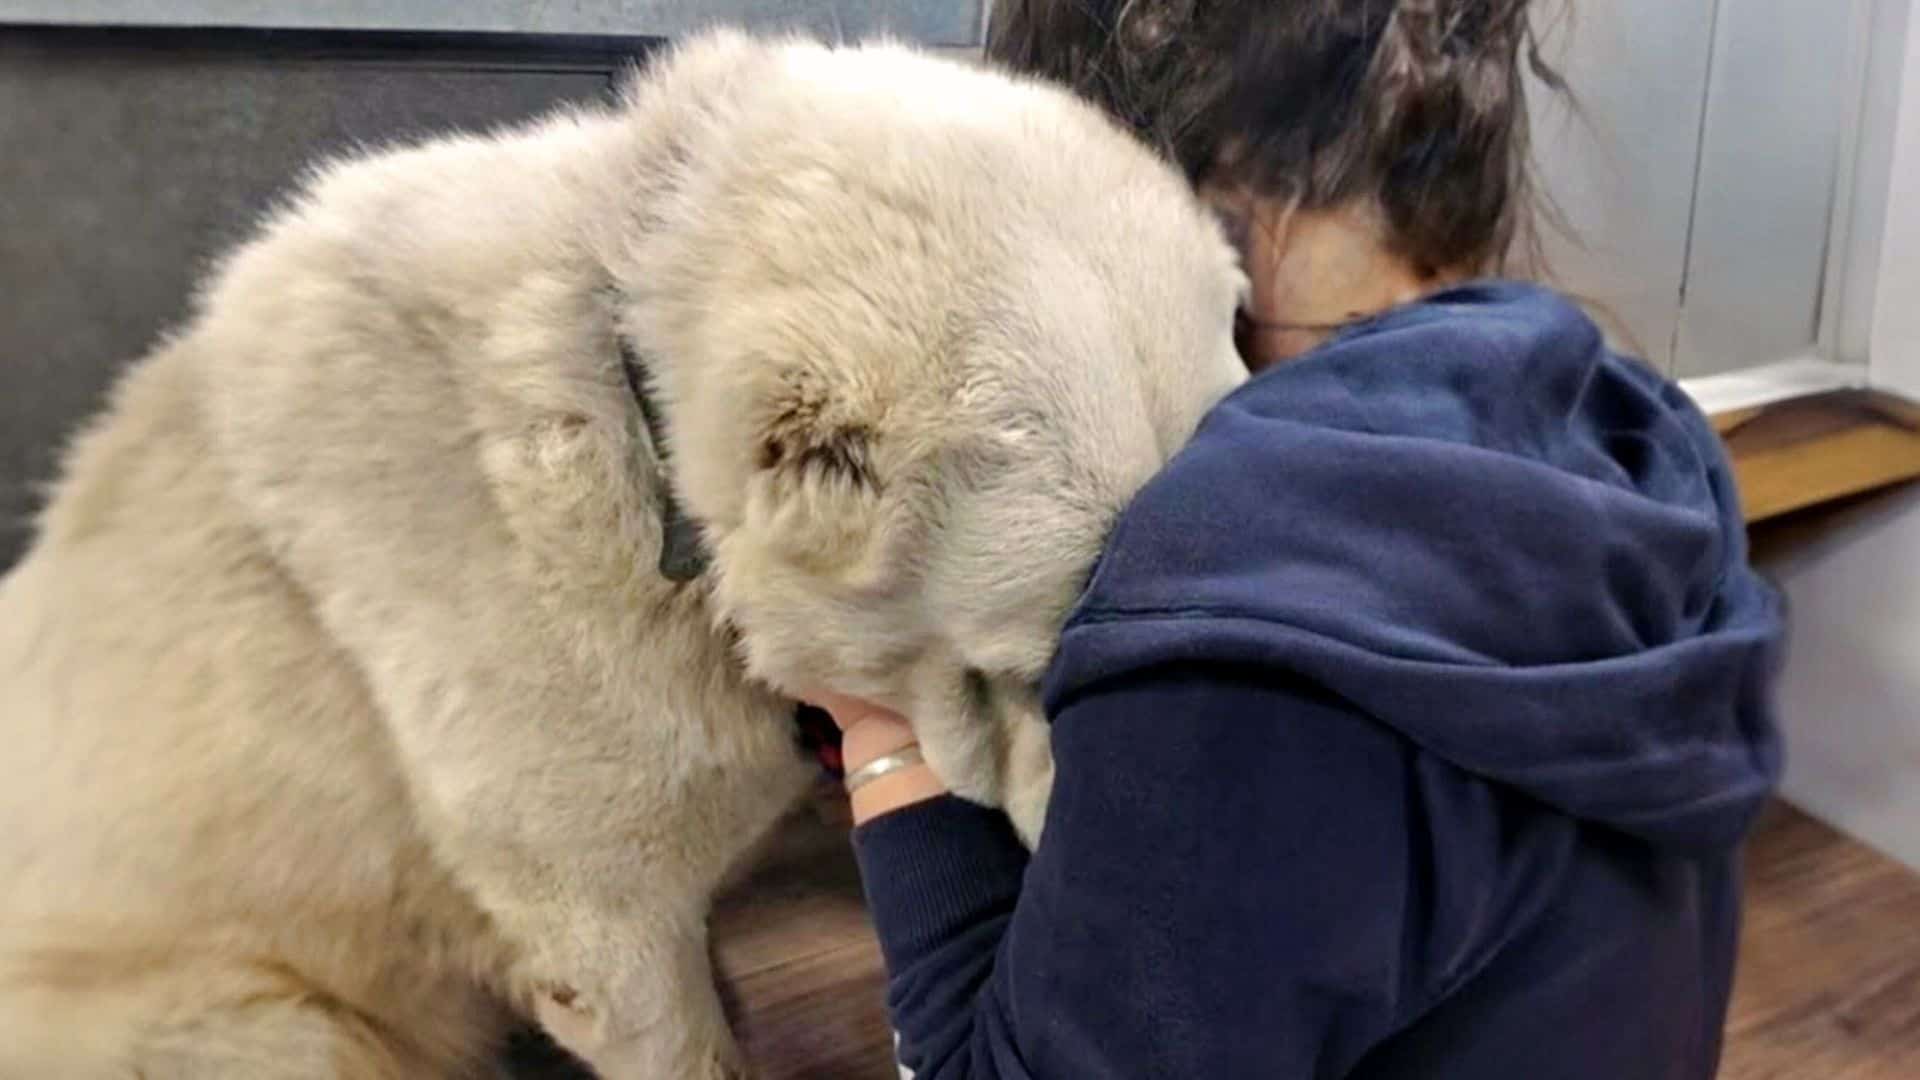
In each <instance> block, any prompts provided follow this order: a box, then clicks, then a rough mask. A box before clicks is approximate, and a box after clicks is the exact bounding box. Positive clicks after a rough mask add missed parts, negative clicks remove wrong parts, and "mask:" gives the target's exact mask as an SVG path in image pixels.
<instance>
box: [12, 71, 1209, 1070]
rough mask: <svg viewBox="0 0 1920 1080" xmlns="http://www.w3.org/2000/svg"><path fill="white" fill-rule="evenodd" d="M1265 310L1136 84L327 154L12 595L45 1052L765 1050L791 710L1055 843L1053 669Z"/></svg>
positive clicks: (30, 1048)
mask: <svg viewBox="0 0 1920 1080" xmlns="http://www.w3.org/2000/svg"><path fill="white" fill-rule="evenodd" d="M1242 286H1243V282H1242V279H1241V277H1240V274H1239V271H1238V269H1237V268H1236V265H1235V261H1234V258H1233V255H1232V253H1231V252H1230V250H1229V248H1228V246H1227V245H1226V244H1225V242H1224V241H1223V240H1222V238H1221V236H1220V235H1219V232H1218V230H1217V229H1216V228H1215V227H1214V225H1213V223H1212V222H1211V220H1210V219H1209V218H1208V217H1207V215H1206V214H1205V213H1204V211H1202V210H1201V209H1200V208H1199V207H1198V205H1197V204H1196V202H1195V201H1194V200H1193V199H1192V197H1191V195H1190V193H1189V192H1188V191H1187V190H1186V187H1185V185H1184V184H1183V183H1182V181H1181V180H1180V178H1179V177H1178V176H1176V175H1174V174H1173V173H1172V172H1171V171H1170V170H1168V169H1167V168H1165V167H1164V166H1163V165H1161V164H1160V163H1159V162H1157V161H1156V160H1155V159H1154V158H1153V157H1152V156H1151V155H1150V154H1149V152H1148V151H1147V150H1145V149H1143V148H1141V147H1139V146H1137V145H1136V144H1135V143H1134V142H1133V141H1131V140H1130V139H1129V138H1128V137H1126V136H1124V135H1123V134H1121V133H1120V132H1119V131H1117V130H1116V129H1114V128H1113V127H1111V126H1109V124H1108V123H1107V122H1106V121H1105V120H1104V119H1102V118H1101V117H1100V116H1098V115H1097V114H1096V113H1095V112H1094V111H1093V110H1092V109H1091V108H1089V107H1087V106H1084V105H1082V104H1080V103H1078V102H1076V101H1074V100H1072V99H1071V98H1069V97H1068V96H1067V95H1066V94H1065V93H1064V92H1059V91H1055V90H1051V89H1047V88H1043V87H1041V86H1038V85H1035V84H1030V83H1022V82H1018V81H1015V80H1013V79H1010V78H1008V77H1005V76H1002V75H997V74H993V73H990V72H988V71H985V70H981V69H977V68H973V67H969V66H966V65H961V64H956V63H950V62H943V61H938V60H934V59H930V58H927V57H925V56H921V55H916V54H914V53H912V52H910V51H908V50H906V49H902V48H898V47H892V46H872V47H865V48H848V49H828V48H825V47H821V46H817V45H811V44H805V43H799V42H779V43H768V42H760V41H754V40H751V39H749V38H746V37H743V36H740V35H737V34H718V35H711V36H707V37H704V38H702V39H699V40H698V41H697V42H695V43H693V44H690V45H688V46H686V47H683V48H680V49H677V50H675V51H674V52H673V53H672V54H671V55H670V56H668V57H667V58H666V59H664V60H662V61H660V62H658V63H656V64H655V65H654V66H653V67H652V69H651V70H650V71H649V72H647V73H646V74H645V75H643V76H642V77H641V78H640V79H638V80H637V81H636V83H635V85H634V86H633V87H632V88H631V90H630V91H629V93H628V94H627V96H626V98H625V101H624V103H623V104H622V105H620V106H619V107H617V108H611V109H607V110H603V111H576V112H568V113H565V114H562V115H557V116H554V117H551V118H549V119H547V120H545V121H542V122H540V123H537V124H534V125H531V126H528V127H524V128H521V129H518V130H513V131H508V132H505V133H502V134H498V135H495V136H491V137H461V138H447V139H442V140H438V141H434V142H431V143H428V144H426V145H423V146H420V147H417V148H413V149H406V150H402V151H398V152H392V153H382V154H375V155H371V156H366V157H363V158H360V159H358V160H354V161H350V162H343V163H338V164H335V165H332V166H329V167H327V168H325V169H323V170H321V171H320V173H319V174H318V175H316V176H315V177H314V178H313V179H312V180H311V182H310V183H309V184H308V185H307V186H306V187H305V189H304V191H303V193H302V194H300V195H299V196H298V198H297V199H295V200H294V201H293V202H291V203H290V204H289V205H288V206H286V207H285V208H284V209H283V210H282V211H281V212H279V213H278V214H276V215H275V216H274V218H273V220H272V221H271V222H270V223H269V224H268V226H267V227H266V228H265V229H264V230H263V232H262V233H261V234H260V236H259V237H258V239H256V240H254V241H253V242H252V243H250V244H248V245H246V246H245V247H243V248H242V249H240V250H239V251H238V252H236V253H235V254H234V255H233V256H232V257H231V258H230V259H229V260H228V261H227V262H226V263H225V264H224V266H223V267H222V268H221V270H220V272H219V273H218V274H217V276H216V277H215V278H214V279H213V280H212V281H211V283H210V284H209V286H208V288H207V289H206V291H205V293H204V295H203V296H202V297H201V302H200V304H199V306H198V309H197V313H196V314H195V315H194V317H193V318H192V320H191V321H190V322H189V323H187V324H186V325H185V327H184V328H183V329H182V330H181V331H180V332H179V333H177V334H176V335H174V336H173V337H171V338H170V339H169V340H168V341H167V342H165V343H164V344H162V345H161V346H160V347H158V348H157V349H156V350H155V351H154V352H153V353H152V354H151V355H149V356H147V357H146V358H145V359H143V360H142V361H141V362H140V363H139V364H137V365H136V366H135V367H134V368H133V369H132V370H131V371H130V372H129V373H128V374H127V376H126V377H125V378H124V379H123V380H122V382H121V383H120V385H119V387H118V388H117V390H116V391H115V393H114V395H113V399H112V402H111V405H110V407H109V408H108V409H107V410H106V411H105V413H104V415H103V416H101V417H100V418H99V419H98V420H97V421H96V422H95V423H93V424H92V425H91V427H90V428H89V429H88V430H87V431H86V432H85V433H84V434H83V435H82V437H81V438H79V439H78V441H77V442H76V444H75V445H74V447H73V449H72V452H71V454H70V456H69V458H68V460H67V463H66V471H65V475H64V478H63V479H62V480H61V482H60V484H59V486H58V488H57V490H56V491H55V493H54V497H53V499H52V502H51V505H50V506H49V508H48V510H47V512H46V514H45V517H44V520H43V522H42V526H41V531H40V535H39V538H38V542H37V544H36V545H35V547H34V548H33V550H32V551H31V553H30V554H29V555H28V557H27V558H26V560H25V561H24V562H23V563H22V564H21V565H20V566H19V567H17V568H16V569H15V570H14V571H13V572H12V573H11V575H10V576H8V577H7V578H6V579H5V580H4V582H0V725H3V726H0V738H3V739H4V742H3V743H0V1076H3V1077H5V1078H6V1080H24V1078H33V1080H43V1078H52V1080H60V1078H68V1077H73V1078H86V1080H92V1078H96V1077H115V1078H119V1077H141V1078H144V1080H166V1078H185V1077H192V1078H196V1080H207V1078H227V1077H234V1078H238V1077H245V1078H248V1080H263V1078H318V1077H354V1078H359V1077H370V1078H388V1077H393V1078H399V1077H408V1078H413V1077H429V1076H485V1075H492V1074H493V1073H494V1071H495V1070H496V1069H497V1068H498V1067H497V1066H496V1065H495V1064H494V1063H493V1062H494V1057H493V1054H494V1051H495V1049H496V1048H497V1045H498V1042H499V1039H500V1037H501V1035H502V1033H503V1031H504V1030H505V1024H506V1023H507V1022H508V1020H509V1019H510V1018H511V1017H512V1016H513V1015H514V1014H520V1015H540V1016H542V1017H543V1018H544V1019H546V1020H547V1021H548V1024H549V1027H550V1028H552V1029H554V1030H557V1031H558V1032H559V1033H560V1034H561V1035H562V1037H563V1040H564V1041H566V1042H568V1043H569V1045H570V1046H571V1048H572V1049H573V1050H575V1051H576V1052H577V1053H578V1054H580V1055H581V1056H582V1057H583V1058H585V1059H586V1060H587V1061H588V1062H589V1063H590V1064H591V1065H593V1066H594V1067H595V1068H596V1070H597V1071H598V1072H599V1073H601V1074H602V1075H603V1076H605V1077H608V1078H614V1080H625V1078H646V1080H655V1078H658V1080H700V1078H708V1077H721V1076H735V1075H740V1074H741V1073H742V1071H743V1067H742V1065H741V1062H740V1057H739V1054H738V1051H737V1050H736V1049H735V1047H734V1045H733V1042H732V1039H731V1037H730V1035H729V1033H728V1030H727V1027H726V1022H725V1019H724V1017H723V1016H722V1013H721V1009H720V1005H719V1002H718V998H717V995H716V993H715V990H714V988H713V986H712V983H711V974H710V971H709V966H708V956H707V949H706V932H705V919H706V914H707V906H708V902H709V898H710V896H711V895H712V893H713V892H714V890H715V888H716V887H717V885H718V884H719V883H720V882H721V881H722V880H723V878H724V877H725V876H726V875H728V874H729V873H730V872H731V871H732V870H733V869H735V868H736V867H737V865H738V864H739V863H740V862H741V860H742V859H743V858H745V857H746V855H747V853H748V852H749V851H750V849H751V848H752V846H753V845H754V844H755V843H756V841H757V840H759V839H760V838H761V837H762V836H763V835H764V834H765V833H766V831H767V830H768V828H769V826H770V825H771V824H772V823H774V822H775V821H776V819H777V818H779V817H780V815H781V814H782V813H783V812H785V811H786V810H787V809H788V808H789V807H791V806H792V805H793V804H794V802H795V800H796V798H797V797H798V796H799V795H800V794H801V793H802V792H803V790H804V789H805V788H806V786H807V784H808V782H809V778H810V776H811V775H812V772H813V766H812V765H811V764H810V763H809V762H808V761H806V760H804V759H803V758H802V756H801V755H800V754H799V753H798V752H797V751H796V749H795V746H794V736H793V733H792V729H791V725H790V718H791V713H792V711H793V704H792V700H791V698H790V697H789V696H788V695H793V694H798V693H801V692H803V691H804V690H805V689H806V688H808V687H812V686H822V685H824V686H831V687H833V688H835V689H838V690H841V691H845V692H851V693H860V694H864V695H867V696H870V697H873V698H875V699H878V700H881V701H883V702H887V703H890V704H893V705H895V706H897V707H900V708H901V709H903V710H904V711H906V712H907V713H908V714H909V715H912V716H914V717H916V718H918V721H919V722H920V723H921V724H922V726H923V731H922V735H923V739H924V743H925V747H926V751H927V754H928V756H929V758H930V759H931V761H932V763H933V765H934V766H935V768H936V769H937V770H938V771H939V772H940V773H941V774H942V775H943V776H944V777H945V778H946V779H947V780H948V781H950V782H951V783H952V784H954V785H955V787H956V788H957V790H959V791H960V792H961V793H962V794H964V795H966V796H968V797H971V798H974V799H978V800H981V801H984V802H988V803H991V804H998V805H1003V806H1006V807H1007V808H1008V809H1009V811H1010V812H1011V813H1012V814H1013V816H1014V818H1015V820H1016V821H1017V822H1018V823H1019V825H1020V827H1021V829H1022V830H1023V832H1024V834H1025V835H1026V836H1027V837H1028V838H1029V840H1031V839H1032V838H1033V837H1034V836H1035V835H1037V830H1038V827H1039V821H1040V817H1041V813H1042V809H1043V807H1044V804H1045V799H1046V792H1047V788H1048V785H1049V781H1050V777H1051V765H1050V762H1049V758H1048V755H1047V749H1046V734H1045V729H1044V727H1043V725H1042V722H1041V720H1040V717H1039V713H1038V709H1037V704H1036V701H1035V694H1034V684H1035V682H1036V680H1037V678H1038V676H1039V675H1040V673H1041V670H1042V667H1043V665H1044V664H1045V663H1046V662H1047V660H1048V658H1049V654H1050V653H1051V651H1052V649H1053V643H1054V638H1055V635H1056V633H1057V631H1058V629H1059V626H1060V624H1061V622H1062V620H1063V618H1064V616H1065V613H1066V611H1067V608H1068V606H1069V605H1070V603H1071V602H1072V599H1073V597H1074V595H1075V593H1076V591H1077V590H1078V588H1079V587H1080V585H1081V583H1082V581H1083V579H1084V577H1085V575H1086V573H1087V571H1088V569H1089V567H1090V564H1091V562H1092V560H1093V559H1094V557H1095V555H1096V553H1097V551H1098V548H1099V544H1100V542H1101V540H1102V538H1103V535H1104V533H1105V531H1106V529H1107V528H1108V526H1109V524H1110V523H1111V520H1112V518H1113V517H1114V515H1115V513H1116V512H1117V511H1118V509H1119V508H1120V507H1121V505H1122V504H1123V503H1124V502H1125V500H1126V499H1127V498H1128V497H1129V495H1130V494H1132V493H1133V492H1134V491H1135V490H1136V489H1137V488H1138V487H1139V485H1140V484H1141V483H1142V482H1143V481H1144V480H1146V479H1147V478H1148V476H1150V475H1151V474H1152V473H1153V472H1154V471H1155V469H1156V468H1157V467H1158V466H1160V465H1161V464H1162V463H1163V462H1164V460H1165V459H1166V458H1167V457H1168V456H1169V455H1170V454H1171V453H1172V452H1173V451H1174V450H1175V449H1176V448H1177V447H1178V446H1179V445H1180V444H1181V443H1182V441H1183V440H1184V439H1185V438H1186V437H1187V436H1188V434H1189V433H1190V431H1191V429H1192V428H1193V426H1194V425H1195V423H1196V422H1197V420H1198V417H1199V416H1200V415H1201V413H1202V412H1203V411H1204V410H1205V408H1206V407H1207V406H1208V405H1209V404H1210V403H1212V402H1213V401H1215V400H1216V399H1217V398H1218V397H1219V396H1220V395H1221V394H1222V393H1223V392H1225V391H1226V390H1227V389H1229V388H1230V387H1231V386H1232V385H1233V384H1234V383H1235V381H1236V380H1237V379H1238V378H1239V377H1240V374H1239V373H1240V370H1241V369H1240V366H1239V363H1238V362H1237V360H1236V359H1235V356H1234V350H1233V346H1232V342H1231V317H1230V316H1231V312H1232V309H1233V307H1234V304H1235V302H1236V298H1237V296H1238V293H1239V291H1240V289H1241V288H1242Z"/></svg>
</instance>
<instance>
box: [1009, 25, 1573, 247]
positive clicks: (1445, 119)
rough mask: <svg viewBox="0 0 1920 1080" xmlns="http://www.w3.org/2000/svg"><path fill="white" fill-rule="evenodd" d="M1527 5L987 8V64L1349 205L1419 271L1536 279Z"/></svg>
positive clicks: (1222, 169)
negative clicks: (1377, 217) (1367, 213)
mask: <svg viewBox="0 0 1920 1080" xmlns="http://www.w3.org/2000/svg"><path fill="white" fill-rule="evenodd" d="M1532 6H1533V5H1532V3H1531V0H999V2H998V3H997V4H996V6H995V9H994V12H993V16H992V19H991V22H990V25H989V33H988V44H987V53H988V56H989V58H990V59H992V60H994V61H997V62H998V63H1000V64H1002V65H1005V66H1007V67H1010V68H1013V69H1015V70H1018V71H1022V72H1026V73H1029V74H1033V75H1038V76H1041V77H1044V78H1049V79H1053V80H1056V81H1059V82H1063V83H1065V84H1067V85H1068V86H1070V87H1072V88H1073V89H1074V90H1076V91H1078V92H1079V93H1080V94H1082V95H1084V96H1086V97H1088V98H1090V99H1092V100H1093V101H1095V102H1097V103H1099V104H1100V105H1101V106H1103V107H1104V108H1105V109H1106V110H1107V111H1108V112H1110V113H1111V114H1112V115H1113V116H1115V117H1116V118H1117V119H1119V120H1120V121H1121V122H1122V123H1124V124H1126V125H1127V126H1129V127H1131V128H1132V129H1133V131H1134V132H1135V133H1137V134H1138V135H1139V136H1140V138H1142V139H1144V140H1146V141H1147V142H1148V143H1149V144H1150V145H1152V146H1153V147H1154V148H1156V149H1157V150H1159V151H1160V152H1161V153H1162V154H1164V155H1165V156H1166V157H1168V158H1169V159H1171V160H1173V161H1174V162H1177V163H1178V164H1179V165H1180V166H1181V168H1183V169H1184V170H1185V171H1186V173H1187V176H1188V178H1189V179H1191V180H1192V181H1193V182H1194V183H1195V184H1196V185H1198V184H1203V183H1204V184H1209V185H1220V186H1223V187H1228V188H1241V189H1244V190H1246V191H1248V192H1249V193H1252V194H1255V195H1259V196H1262V197H1269V198H1278V199H1280V200H1282V201H1283V202H1284V203H1286V204H1287V205H1290V206H1293V207H1296V208H1298V209H1303V210H1316V209H1324V208H1327V207H1331V206H1335V205H1340V204H1345V203H1350V202H1354V201H1359V200H1366V201H1371V202H1372V203H1373V204H1374V206H1376V207H1377V208H1378V210H1379V212H1380V213H1381V215H1382V217H1383V219H1384V221H1385V222H1386V226H1387V229H1388V232H1389V237H1388V239H1389V243H1390V244H1391V245H1392V247H1393V248H1394V250H1395V251H1396V253H1397V254H1399V255H1401V256H1403V257H1405V258H1407V259H1409V260H1410V261H1412V263H1413V264H1414V266H1415V267H1416V268H1418V269H1419V270H1421V271H1422V272H1423V273H1426V274H1432V273H1435V272H1438V271H1442V270H1455V271H1460V270H1464V271H1467V272H1470V273H1512V272H1515V271H1516V269H1518V270H1519V271H1520V272H1524V273H1529V274H1532V273H1538V272H1539V271H1540V270H1541V269H1542V268H1541V266H1540V258H1539V242H1538V233H1537V223H1538V222H1539V220H1540V219H1541V218H1542V217H1543V216H1552V215H1551V213H1550V207H1547V206H1545V205H1544V204H1542V203H1540V202H1539V201H1538V200H1537V199H1536V192H1535V187H1534V184H1533V175H1532V168H1531V158H1530V147H1529V138H1528V125H1527V105H1526V88H1525V72H1526V70H1527V69H1528V68H1529V67H1530V68H1531V69H1532V70H1533V71H1534V72H1535V73H1536V75H1537V76H1538V77H1539V78H1540V79H1541V81H1542V82H1543V83H1544V84H1545V85H1547V86H1549V87H1551V88H1553V89H1554V90H1555V91H1557V92H1564V91H1565V85H1564V83H1563V82H1562V81H1561V79H1560V78H1559V76H1558V75H1557V74H1556V73H1555V72H1554V71H1553V70H1552V69H1551V68H1550V67H1549V66H1548V65H1547V64H1546V63H1545V62H1544V61H1543V60H1542V58H1541V56H1540V50H1539V45H1538V39H1537V37H1536V36H1535V33H1534V28H1533V25H1532V22H1531V17H1530V16H1531V11H1530V8H1531V7H1532Z"/></svg>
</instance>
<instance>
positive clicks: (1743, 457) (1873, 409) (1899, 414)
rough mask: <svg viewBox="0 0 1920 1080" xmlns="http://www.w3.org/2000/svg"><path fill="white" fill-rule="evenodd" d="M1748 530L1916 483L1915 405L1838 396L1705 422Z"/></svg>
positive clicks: (1919, 464)
mask: <svg viewBox="0 0 1920 1080" xmlns="http://www.w3.org/2000/svg"><path fill="white" fill-rule="evenodd" d="M1713 423H1714V428H1715V430H1717V431H1719V432H1720V436H1721V438H1722V439H1724V440H1725V441H1726V444H1727V451H1728V453H1729V454H1730V456H1731V457H1732V458H1733V471H1734V475H1735V477H1736V478H1737V480H1738V482H1739V485H1740V500H1741V504H1742V507H1743V508H1744V510H1745V512H1746V516H1747V521H1748V523H1749V524H1755V523H1758V522H1762V521H1767V520H1770V519H1773V518H1777V517H1780V516H1782V515H1785V514H1790V513H1793V512H1794V511H1797V510H1805V509H1807V508H1809V507H1813V506H1818V505H1821V504H1823V503H1829V502H1834V501H1836V500H1839V499H1845V498H1848V497H1850V496H1854V495H1860V494H1864V493H1866V492H1870V491H1875V490H1878V489H1880V488H1884V487H1889V486H1891V485H1894V484H1899V483H1903V482H1905V481H1908V480H1913V479H1915V478H1920V405H1915V404H1913V403H1912V402H1908V401H1905V400H1903V399H1901V398H1898V397H1894V396H1892V395H1890V394H1884V393H1880V392H1877V391H1873V390H1838V391H1834V392H1831V393H1825V394H1817V395H1814V396H1811V397H1802V398H1794V399H1791V400H1788V401H1782V402H1778V403H1776V404H1772V405H1764V406H1761V407H1758V408H1753V409H1742V410H1739V411H1736V412H1729V413H1722V414H1719V415H1716V416H1715V417H1714V418H1713Z"/></svg>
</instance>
